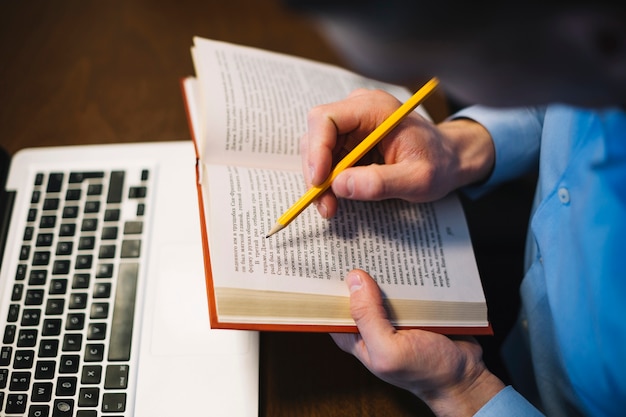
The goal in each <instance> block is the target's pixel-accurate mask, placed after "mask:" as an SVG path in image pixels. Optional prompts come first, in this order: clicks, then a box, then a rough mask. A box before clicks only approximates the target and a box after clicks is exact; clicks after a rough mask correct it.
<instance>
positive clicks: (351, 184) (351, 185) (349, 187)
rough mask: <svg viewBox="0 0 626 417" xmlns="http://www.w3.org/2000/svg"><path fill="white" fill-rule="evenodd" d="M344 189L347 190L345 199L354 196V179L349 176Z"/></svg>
mask: <svg viewBox="0 0 626 417" xmlns="http://www.w3.org/2000/svg"><path fill="white" fill-rule="evenodd" d="M346 189H347V190H348V195H347V197H352V195H353V194H354V179H353V178H352V177H351V176H350V177H348V180H347V181H346Z"/></svg>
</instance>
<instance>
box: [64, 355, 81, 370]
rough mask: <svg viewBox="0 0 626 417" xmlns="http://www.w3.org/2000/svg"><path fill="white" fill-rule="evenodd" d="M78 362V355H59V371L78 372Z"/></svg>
mask: <svg viewBox="0 0 626 417" xmlns="http://www.w3.org/2000/svg"><path fill="white" fill-rule="evenodd" d="M79 364H80V356H79V355H61V361H60V362H59V373H60V374H76V373H78V369H79Z"/></svg>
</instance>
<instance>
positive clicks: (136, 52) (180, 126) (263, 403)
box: [0, 0, 446, 417]
mask: <svg viewBox="0 0 626 417" xmlns="http://www.w3.org/2000/svg"><path fill="white" fill-rule="evenodd" d="M195 35H198V36H202V37H207V38H213V39H219V40H224V41H229V42H235V43H241V44H246V45H251V46H256V47H261V48H264V49H269V50H275V51H280V52H284V53H288V54H294V55H299V56H304V57H308V58H312V59H316V60H320V61H325V62H330V63H336V64H342V62H341V60H340V58H339V57H338V56H337V55H336V54H334V53H333V51H332V50H331V49H330V48H329V47H328V45H327V44H326V43H325V42H324V40H323V39H322V38H321V37H320V35H319V34H318V33H317V32H316V31H315V30H314V29H313V27H312V26H311V25H310V23H309V22H307V21H305V20H303V19H302V18H301V17H299V16H294V15H292V14H290V13H289V12H288V11H286V10H284V9H283V8H282V7H281V6H280V5H279V4H278V2H277V1H269V0H265V1H258V0H229V1H211V0H204V1H199V0H177V1H176V2H173V1H167V0H149V1H148V0H126V1H103V2H96V1H85V0H79V1H76V0H71V1H4V2H1V4H0V100H2V106H1V108H0V145H1V146H2V147H4V148H5V150H6V151H8V152H9V153H10V154H13V153H15V152H16V151H17V150H19V149H22V148H27V147H38V146H55V145H74V144H89V143H112V142H138V141H139V142H141V141H170V140H179V139H180V140H187V139H189V138H190V135H189V130H188V125H187V120H186V117H185V111H184V107H183V101H182V96H181V92H180V86H179V80H180V78H181V77H184V76H186V75H191V74H193V67H192V61H191V55H190V51H189V48H190V46H191V44H192V37H193V36H195ZM429 104H430V105H431V106H433V107H432V109H434V110H431V112H434V113H436V112H445V109H446V107H445V102H442V101H441V102H432V103H429ZM260 377H261V392H260V394H261V395H260V415H262V416H299V417H306V416H324V417H332V416H345V415H351V416H352V415H354V416H357V415H358V416H375V415H376V416H380V415H393V416H399V417H401V416H409V415H410V416H421V415H423V416H429V415H431V413H430V411H429V410H428V408H427V407H425V406H424V404H423V403H421V402H420V401H419V400H417V399H416V398H414V397H413V396H411V395H410V394H409V393H408V392H406V391H403V390H400V389H397V388H395V387H392V386H390V385H388V384H386V383H384V382H382V381H380V380H378V379H377V378H375V377H374V376H373V375H371V374H370V373H369V372H368V371H367V370H366V369H365V368H364V367H363V366H362V365H361V364H360V363H359V362H358V361H356V360H355V359H354V358H353V357H352V356H350V355H348V354H346V353H344V352H341V351H340V350H339V349H338V348H337V347H336V346H335V344H334V343H333V342H332V340H331V339H330V337H329V336H328V335H327V334H305V333H264V334H262V337H261V376H260Z"/></svg>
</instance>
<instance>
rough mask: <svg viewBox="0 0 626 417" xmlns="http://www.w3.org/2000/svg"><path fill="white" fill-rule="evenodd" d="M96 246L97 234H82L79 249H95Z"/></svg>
mask: <svg viewBox="0 0 626 417" xmlns="http://www.w3.org/2000/svg"><path fill="white" fill-rule="evenodd" d="M95 246H96V238H95V236H81V237H80V239H78V250H88V249H93V248H94V247H95Z"/></svg>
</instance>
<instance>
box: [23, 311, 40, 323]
mask: <svg viewBox="0 0 626 417" xmlns="http://www.w3.org/2000/svg"><path fill="white" fill-rule="evenodd" d="M40 319H41V310H39V309H34V308H25V309H24V312H23V313H22V321H21V323H22V326H37V325H38V324H39V320H40Z"/></svg>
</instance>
